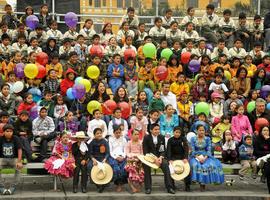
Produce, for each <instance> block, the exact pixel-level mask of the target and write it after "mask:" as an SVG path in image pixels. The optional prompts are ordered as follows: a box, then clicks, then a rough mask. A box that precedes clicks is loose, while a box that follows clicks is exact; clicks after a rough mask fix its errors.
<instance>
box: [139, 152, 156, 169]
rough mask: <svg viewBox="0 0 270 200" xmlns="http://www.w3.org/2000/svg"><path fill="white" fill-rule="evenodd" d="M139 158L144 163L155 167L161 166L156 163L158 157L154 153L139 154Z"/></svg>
mask: <svg viewBox="0 0 270 200" xmlns="http://www.w3.org/2000/svg"><path fill="white" fill-rule="evenodd" d="M138 158H139V160H140V161H141V162H142V163H143V164H145V165H147V166H149V167H151V168H153V169H158V168H159V166H158V165H157V164H156V163H155V160H156V159H157V157H156V156H155V155H154V154H152V153H147V154H145V155H139V156H138Z"/></svg>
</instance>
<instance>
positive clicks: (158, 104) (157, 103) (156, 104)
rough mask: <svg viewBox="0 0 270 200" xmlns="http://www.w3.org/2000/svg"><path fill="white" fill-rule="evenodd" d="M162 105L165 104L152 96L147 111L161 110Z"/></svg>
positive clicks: (162, 108)
mask: <svg viewBox="0 0 270 200" xmlns="http://www.w3.org/2000/svg"><path fill="white" fill-rule="evenodd" d="M164 107H165V105H164V103H163V101H162V100H161V99H155V98H153V99H152V101H151V103H150V105H149V111H151V110H158V111H163V110H164Z"/></svg>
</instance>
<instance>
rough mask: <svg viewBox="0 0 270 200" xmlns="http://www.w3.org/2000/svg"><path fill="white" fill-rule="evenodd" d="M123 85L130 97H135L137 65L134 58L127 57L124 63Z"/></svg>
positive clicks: (136, 90)
mask: <svg viewBox="0 0 270 200" xmlns="http://www.w3.org/2000/svg"><path fill="white" fill-rule="evenodd" d="M124 70H125V85H126V86H127V91H128V94H129V96H130V97H132V98H133V99H135V97H136V94H137V92H138V67H137V66H136V64H135V60H134V58H128V59H127V61H126V65H125V69H124Z"/></svg>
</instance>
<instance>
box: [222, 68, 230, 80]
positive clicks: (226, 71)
mask: <svg viewBox="0 0 270 200" xmlns="http://www.w3.org/2000/svg"><path fill="white" fill-rule="evenodd" d="M224 76H225V77H226V79H227V80H231V78H232V75H231V73H230V72H229V71H228V70H225V71H224Z"/></svg>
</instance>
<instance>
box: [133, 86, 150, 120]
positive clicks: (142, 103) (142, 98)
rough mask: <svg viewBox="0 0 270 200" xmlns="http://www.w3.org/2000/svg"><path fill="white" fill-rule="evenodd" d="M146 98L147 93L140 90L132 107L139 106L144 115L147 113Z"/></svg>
mask: <svg viewBox="0 0 270 200" xmlns="http://www.w3.org/2000/svg"><path fill="white" fill-rule="evenodd" d="M148 106H149V104H148V99H147V94H146V92H145V91H140V92H139V93H138V96H137V102H136V104H135V105H134V108H135V109H137V108H139V107H141V108H142V109H143V112H144V114H145V115H147V113H148Z"/></svg>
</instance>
